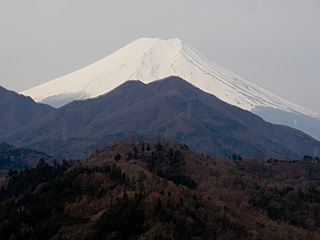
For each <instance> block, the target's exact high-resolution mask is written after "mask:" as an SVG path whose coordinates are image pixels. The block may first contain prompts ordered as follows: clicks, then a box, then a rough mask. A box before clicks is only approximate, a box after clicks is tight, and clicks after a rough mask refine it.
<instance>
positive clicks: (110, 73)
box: [22, 38, 318, 117]
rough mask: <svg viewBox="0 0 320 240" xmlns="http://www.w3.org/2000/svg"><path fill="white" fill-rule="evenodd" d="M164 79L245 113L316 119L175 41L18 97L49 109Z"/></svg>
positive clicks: (108, 60) (159, 41)
mask: <svg viewBox="0 0 320 240" xmlns="http://www.w3.org/2000/svg"><path fill="white" fill-rule="evenodd" d="M168 76H179V77H181V78H183V79H185V80H186V81H188V82H190V83H191V84H193V85H194V86H196V87H198V88H200V89H202V90H203V91H205V92H208V93H211V94H213V95H215V96H217V97H218V98H220V99H221V100H223V101H225V102H228V103H230V104H232V105H236V106H238V107H240V108H242V109H245V110H252V109H254V108H255V107H258V106H262V107H268V108H275V109H279V110H282V111H286V112H298V113H302V114H306V115H308V116H311V117H315V116H318V114H317V113H315V112H313V111H311V110H309V109H306V108H304V107H301V106H298V105H296V104H293V103H291V102H289V101H286V100H284V99H282V98H280V97H279V96H276V95H275V94H272V93H270V92H269V91H266V90H264V89H262V88H261V87H258V86H256V85H255V84H253V83H251V82H249V81H247V80H245V79H243V78H242V77H240V76H238V75H236V74H234V73H232V72H230V71H229V70H227V69H225V68H222V67H219V66H218V65H216V64H215V63H214V62H212V61H211V60H209V59H208V58H207V57H205V56H204V55H202V54H201V53H199V52H198V51H197V50H195V49H194V48H192V47H190V46H189V45H188V44H186V43H185V42H183V41H181V40H180V39H178V38H140V39H138V40H136V41H134V42H131V43H130V44H128V45H126V46H125V47H123V48H121V49H120V50H118V51H116V52H114V53H112V54H110V55H109V56H107V57H105V58H103V59H101V60H100V61H97V62H95V63H93V64H91V65H89V66H87V67H84V68H82V69H80V70H77V71H75V72H72V73H70V74H67V75H65V76H62V77H59V78H57V79H54V80H51V81H49V82H47V83H44V84H42V85H39V86H36V87H34V88H31V89H29V90H26V91H24V92H22V93H23V94H25V95H29V96H31V97H32V98H33V99H34V100H36V101H38V102H45V103H46V102H47V103H51V104H53V105H54V102H56V103H57V102H61V103H66V102H70V101H71V100H74V99H86V98H92V97H96V96H99V95H102V94H105V93H107V92H109V91H111V90H112V89H114V88H115V87H117V86H119V85H121V84H122V83H124V82H126V81H128V80H140V81H142V82H144V83H149V82H151V81H154V80H158V79H162V78H165V77H168Z"/></svg>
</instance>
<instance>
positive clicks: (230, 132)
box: [0, 77, 320, 158]
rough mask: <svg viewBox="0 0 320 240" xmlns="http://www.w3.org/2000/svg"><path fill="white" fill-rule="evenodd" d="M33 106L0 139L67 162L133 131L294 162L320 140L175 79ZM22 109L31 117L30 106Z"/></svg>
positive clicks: (209, 150) (199, 147)
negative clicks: (39, 110) (36, 112)
mask: <svg viewBox="0 0 320 240" xmlns="http://www.w3.org/2000/svg"><path fill="white" fill-rule="evenodd" d="M16 97H17V98H20V97H21V96H19V95H18V94H16ZM34 104H35V103H34V102H32V101H31V102H30V106H34ZM39 107H45V108H46V109H48V112H47V113H43V114H42V116H41V117H37V118H33V119H30V121H29V123H28V124H26V125H24V126H21V127H20V128H18V129H16V130H11V131H7V132H6V134H4V135H1V137H0V140H1V141H5V142H8V143H11V144H14V145H16V146H24V147H30V148H33V149H37V150H39V151H43V152H46V153H48V154H50V155H53V156H56V157H65V158H80V157H84V156H88V154H89V153H90V152H91V150H92V148H94V147H95V146H97V145H99V144H102V143H104V142H110V141H114V140H117V139H120V138H122V137H126V136H129V135H139V134H143V135H153V136H155V135H161V136H164V137H167V138H170V139H175V140H178V141H180V142H182V143H186V144H188V145H189V146H190V148H191V149H193V150H196V151H198V152H200V153H201V152H203V153H205V154H214V155H224V154H232V153H237V154H240V155H242V156H251V155H265V156H271V157H282V158H284V157H296V158H300V157H302V156H303V155H318V154H319V151H320V142H318V141H316V140H315V139H313V138H311V137H309V136H308V135H306V134H304V133H302V132H300V131H298V130H295V129H292V128H289V127H286V126H280V125H274V124H271V123H267V122H265V121H264V120H263V119H261V118H260V117H257V116H256V115H254V114H252V113H250V112H248V111H245V110H242V109H240V108H238V107H235V106H232V105H229V104H227V103H225V102H223V101H221V100H220V99H218V98H216V97H215V96H213V95H211V94H208V93H205V92H203V91H202V90H200V89H199V88H196V87H195V86H193V85H191V84H190V83H188V82H186V81H184V80H183V79H181V78H178V77H169V78H166V79H163V80H159V81H155V82H152V83H149V84H147V85H146V84H144V83H142V82H140V81H128V82H126V83H124V84H122V85H121V86H119V87H117V88H116V89H114V90H113V91H111V92H109V93H107V94H105V95H103V96H100V97H97V98H93V99H88V100H81V101H74V102H71V103H69V104H67V105H65V106H63V107H61V108H59V109H55V110H52V109H51V108H50V107H48V106H45V105H42V104H41V105H39ZM12 108H15V107H14V106H12ZM1 111H2V109H1ZM24 111H25V112H26V114H27V113H28V112H29V111H28V106H25V109H24ZM2 128H3V126H2ZM2 131H5V130H4V129H2Z"/></svg>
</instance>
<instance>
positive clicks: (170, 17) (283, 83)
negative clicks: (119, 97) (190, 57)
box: [0, 0, 320, 113]
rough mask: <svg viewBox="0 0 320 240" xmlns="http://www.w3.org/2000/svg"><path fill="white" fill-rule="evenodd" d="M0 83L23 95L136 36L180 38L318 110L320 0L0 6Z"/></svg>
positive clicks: (117, 0) (18, 2) (60, 1)
mask: <svg viewBox="0 0 320 240" xmlns="http://www.w3.org/2000/svg"><path fill="white" fill-rule="evenodd" d="M0 30H1V33H0V85H1V86H3V87H5V88H7V89H11V90H15V91H22V90H25V89H28V88H30V87H33V86H36V85H38V84H41V83H43V82H46V81H49V80H51V79H54V78H56V77H59V76H62V75H64V74H67V73H69V72H72V71H75V70H77V69H79V68H81V67H84V66H86V65H88V64H90V63H93V62H94V61H96V60H99V59H101V58H103V57H105V56H107V55H109V54H110V53H112V52H114V51H116V50H118V49H119V48H121V47H123V46H124V45H126V44H128V43H130V42H131V41H134V40H136V39H137V38H140V37H178V38H180V39H182V40H183V41H185V42H186V43H188V44H189V45H191V46H192V47H194V48H195V49H197V50H198V51H200V52H201V53H203V54H204V55H205V56H207V57H208V58H210V59H211V60H213V61H214V62H215V63H217V64H218V65H220V66H223V67H225V68H227V69H229V70H231V71H233V72H234V73H236V74H238V75H240V76H242V77H244V78H246V79H247V80H249V81H251V82H254V83H255V84H257V85H259V86H262V87H264V88H265V89H267V90H269V91H271V92H274V93H276V94H278V95H280V96H281V97H283V98H285V99H288V100H290V101H292V102H295V103H298V104H300V105H302V106H305V107H308V108H310V109H313V110H315V111H317V112H319V113H320V101H319V99H320V78H319V76H320V1H319V0H189V1H188V0H170V1H168V0H162V1H152V0H135V1H132V0H127V1H122V0H112V1H111V0H110V1H108V0H104V1H103V0H100V1H99V0H90V1H89V0H85V1H84V0H47V1H43V0H28V1H25V0H15V1H1V3H0Z"/></svg>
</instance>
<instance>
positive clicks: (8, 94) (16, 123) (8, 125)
mask: <svg viewBox="0 0 320 240" xmlns="http://www.w3.org/2000/svg"><path fill="white" fill-rule="evenodd" d="M53 110H54V108H53V107H51V106H49V105H46V104H39V103H36V102H34V101H33V100H32V98H30V97H25V96H23V95H20V94H17V93H15V92H13V91H9V90H6V89H5V88H2V87H0V136H2V135H4V134H7V133H10V132H11V131H13V130H16V129H17V128H20V127H22V126H25V125H27V124H28V123H31V122H32V121H33V120H35V119H38V118H40V117H42V116H44V115H46V114H47V113H49V112H51V111H53Z"/></svg>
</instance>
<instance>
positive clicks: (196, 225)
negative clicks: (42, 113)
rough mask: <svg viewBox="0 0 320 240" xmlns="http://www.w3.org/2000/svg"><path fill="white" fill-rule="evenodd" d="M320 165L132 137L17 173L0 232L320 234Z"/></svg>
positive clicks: (159, 238) (3, 203) (2, 201)
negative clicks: (81, 156)
mask: <svg viewBox="0 0 320 240" xmlns="http://www.w3.org/2000/svg"><path fill="white" fill-rule="evenodd" d="M319 180H320V162H319V159H313V158H308V157H306V158H305V160H301V161H295V160H291V159H290V160H289V159H288V160H282V161H280V160H277V159H263V158H260V159H258V158H250V159H242V158H241V156H238V155H230V156H225V157H219V158H218V157H210V156H207V155H203V154H202V155H201V154H198V153H195V152H193V151H190V150H189V148H188V146H187V145H184V144H180V143H178V142H173V141H169V140H165V139H162V138H152V139H150V138H149V139H147V140H146V139H144V138H135V139H134V138H127V139H124V140H121V141H120V142H118V143H117V144H115V145H112V146H106V147H103V148H101V149H97V150H96V151H95V152H94V153H93V154H92V155H91V157H90V158H88V159H86V160H76V161H74V162H72V163H71V162H67V161H63V162H61V163H59V164H58V163H54V164H53V165H49V164H48V163H46V162H45V161H43V160H41V161H39V163H38V164H37V166H36V167H34V168H25V169H24V170H22V171H20V172H17V171H11V172H10V174H9V175H8V176H7V178H6V181H5V183H4V184H3V186H2V187H1V190H0V236H1V239H109V240H110V239H155V240H165V239H290V240H291V239H320V232H319V229H320V219H319V217H318V216H319V212H320V195H319V193H320V187H319Z"/></svg>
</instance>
